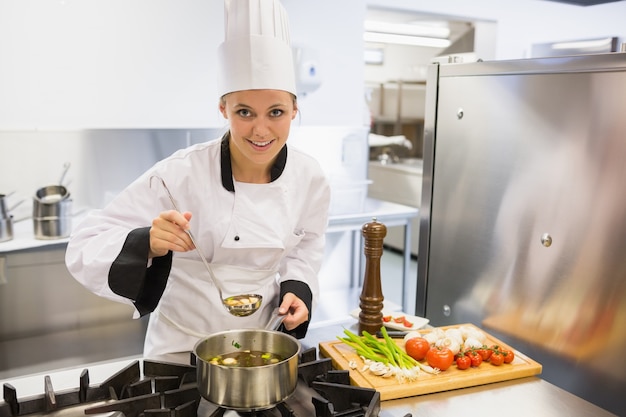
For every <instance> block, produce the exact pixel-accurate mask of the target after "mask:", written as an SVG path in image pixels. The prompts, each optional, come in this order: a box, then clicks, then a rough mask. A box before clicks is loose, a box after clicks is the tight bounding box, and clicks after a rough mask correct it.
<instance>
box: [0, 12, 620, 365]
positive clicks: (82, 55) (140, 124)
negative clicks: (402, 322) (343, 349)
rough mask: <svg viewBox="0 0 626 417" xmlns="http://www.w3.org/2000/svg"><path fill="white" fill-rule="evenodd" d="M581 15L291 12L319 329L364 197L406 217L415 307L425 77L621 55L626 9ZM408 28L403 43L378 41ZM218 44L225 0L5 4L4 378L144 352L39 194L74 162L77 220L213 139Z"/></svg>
mask: <svg viewBox="0 0 626 417" xmlns="http://www.w3.org/2000/svg"><path fill="white" fill-rule="evenodd" d="M570 3H574V4H570ZM575 3H576V2H558V1H546V0H519V1H516V2H507V3H506V5H505V4H503V2H502V1H500V0H477V1H473V2H466V1H463V0H449V1H446V2H433V1H427V0H413V1H406V0H365V1H363V0H342V1H339V2H337V1H334V0H315V1H313V0H308V1H303V0H283V4H284V5H285V7H286V8H287V10H288V13H289V16H290V21H291V30H292V36H291V37H292V43H293V46H294V51H295V52H296V54H295V56H296V62H295V65H296V68H297V70H298V86H299V89H300V97H299V107H300V115H299V117H298V118H297V119H296V120H295V122H294V128H293V134H292V138H291V139H290V140H291V143H292V144H293V145H294V146H298V147H301V148H303V149H305V150H307V151H308V152H310V153H312V154H313V155H314V156H316V157H317V158H318V159H319V160H320V162H321V163H322V166H323V167H324V169H325V170H326V172H327V174H328V175H329V178H330V179H331V185H332V189H333V197H332V198H333V201H332V207H331V217H334V218H335V223H336V226H335V228H334V229H331V230H330V231H329V233H328V235H327V241H328V244H327V250H326V260H325V262H324V266H323V269H322V272H321V276H320V279H321V285H322V294H323V300H322V301H323V302H322V305H321V306H320V310H319V311H318V313H317V316H316V322H317V323H314V324H315V325H323V323H324V322H328V321H332V320H334V319H336V318H338V317H339V316H341V317H343V316H345V315H346V314H348V313H349V312H350V311H351V310H352V309H353V308H355V307H357V306H358V294H359V281H358V279H359V277H360V274H361V272H362V269H361V266H362V262H363V260H362V259H361V258H362V257H361V253H360V251H359V249H360V243H361V242H360V241H359V239H358V234H359V233H358V230H357V232H356V233H355V230H356V229H355V227H354V219H353V220H352V223H353V224H351V225H350V224H348V225H346V222H348V223H349V222H350V216H351V215H352V214H354V213H361V214H362V213H364V212H365V213H370V211H368V210H369V207H370V206H368V204H369V203H368V201H370V200H371V199H374V200H375V201H383V202H391V203H396V204H399V205H400V206H397V207H396V206H394V208H393V210H392V209H391V208H389V210H388V211H389V213H388V214H389V216H390V218H392V219H393V221H391V223H390V227H389V228H388V237H387V238H386V239H385V246H386V251H385V254H384V255H383V268H382V269H383V271H382V279H383V292H384V294H385V300H386V305H388V306H389V308H393V309H403V310H404V311H406V312H409V313H415V311H416V296H415V295H416V286H417V264H418V261H419V253H418V246H419V244H418V242H419V232H420V230H419V229H420V228H419V220H420V218H419V215H418V209H419V208H420V205H421V198H422V174H423V156H424V155H423V146H424V112H425V94H426V81H427V74H428V67H429V65H431V64H432V63H433V62H440V63H446V64H447V63H458V62H475V61H478V60H484V61H490V60H509V59H521V58H532V57H538V56H548V55H558V54H561V55H562V54H564V53H579V52H580V51H584V52H586V53H589V52H592V53H597V52H615V51H617V50H619V48H620V45H621V43H622V42H623V40H624V39H625V38H626V27H625V26H624V24H623V16H626V4H625V3H624V2H623V1H621V2H608V3H606V4H599V5H594V6H591V7H582V6H579V5H576V4H575ZM329 10H332V12H329ZM409 27H410V28H411V30H412V31H417V32H416V33H413V36H412V39H411V42H414V43H413V44H410V45H409V44H405V39H401V40H389V39H385V38H380V37H378V38H376V36H380V32H385V33H384V34H386V35H387V36H390V35H394V34H397V33H404V32H405V31H406V30H407V29H408V28H409ZM374 33H378V35H376V34H374ZM222 39H223V6H222V2H221V1H206V0H204V1H201V0H176V1H173V0H134V1H125V0H109V1H107V2H102V1H96V0H88V1H85V0H83V1H75V0H57V1H47V0H29V1H21V0H0V57H1V59H2V65H0V167H1V169H0V194H4V195H5V197H6V202H7V205H8V206H9V207H10V208H11V215H12V216H13V223H14V224H13V233H14V236H13V239H11V240H8V241H5V242H0V377H10V376H12V375H17V374H20V373H23V371H24V369H28V370H33V369H34V370H36V369H45V368H49V367H50V364H51V363H53V362H54V363H55V364H59V365H70V364H76V363H83V362H85V361H86V360H94V359H95V360H104V359H107V358H108V357H119V356H123V355H132V354H137V353H140V351H141V344H142V340H143V333H142V332H143V329H144V328H145V321H144V320H139V321H133V320H131V318H130V317H131V312H130V311H129V310H128V309H127V308H126V307H125V306H120V305H117V304H112V303H110V302H108V301H105V300H102V299H99V298H97V297H95V296H93V295H92V294H90V293H88V292H87V291H86V290H84V289H82V287H80V286H79V285H78V284H77V283H75V282H74V281H73V279H71V277H69V274H68V273H67V271H66V270H65V266H64V262H63V255H64V245H65V242H66V240H65V239H50V240H41V239H34V238H33V230H32V219H31V218H30V216H31V215H32V198H33V195H34V193H35V191H36V190H37V189H38V188H40V187H42V186H45V185H49V184H56V183H58V181H59V178H60V177H61V176H62V173H63V169H64V164H65V163H66V162H69V163H70V168H69V170H68V171H67V174H66V175H65V176H64V185H66V186H67V188H68V189H69V191H70V192H71V196H72V199H73V213H74V218H73V221H78V220H79V219H80V216H81V214H84V213H85V212H86V210H89V209H92V208H97V207H102V206H103V205H104V204H106V202H107V201H109V200H110V199H111V198H112V197H113V196H115V194H116V193H117V192H119V191H120V190H121V189H122V188H124V187H125V186H126V185H127V184H128V183H129V182H130V181H132V180H133V179H134V178H135V177H137V176H138V175H139V174H141V173H142V172H143V171H144V170H145V169H147V168H148V167H150V166H151V165H152V164H154V163H155V162H156V161H158V160H160V159H162V158H164V157H166V156H167V155H169V154H171V153H172V152H174V151H175V150H177V149H179V148H182V147H185V146H188V145H190V144H193V143H197V142H202V141H205V140H208V139H212V138H216V137H218V136H219V135H221V134H222V133H223V132H224V131H225V128H226V124H225V121H224V120H223V119H222V118H221V116H220V115H219V113H218V110H217V96H216V88H215V78H216V74H215V67H214V59H215V53H214V52H215V50H216V48H217V46H218V45H219V43H220V42H221V40H222ZM573 42H576V43H578V42H583V44H578V45H574V44H573ZM557 43H560V44H563V43H565V45H566V46H565V47H564V48H565V49H560V50H559V49H554V45H555V44H557ZM581 45H582V46H581ZM561 46H562V45H561ZM578 47H582V48H583V49H580V50H578V49H576V48H578ZM559 51H561V52H559ZM375 207H379V206H375ZM373 210H374V211H373V212H374V213H376V210H378V209H377V208H374V209H373ZM394 210H395V211H394ZM385 213H387V211H385ZM366 218H367V217H366ZM357 219H359V218H358V216H357ZM358 221H359V222H360V221H362V222H363V223H364V222H366V221H367V220H363V219H359V220H358ZM407 225H408V227H407ZM406 232H410V235H409V236H408V242H407V241H406V239H407V235H406ZM355 239H356V240H355ZM406 243H408V245H407V244H406ZM355 248H357V250H355ZM407 257H408V258H407ZM77 338H78V339H77ZM68 340H72V341H74V340H80V343H79V344H77V345H71V346H68V343H67V341H68ZM42 349H43V350H44V352H41V351H42Z"/></svg>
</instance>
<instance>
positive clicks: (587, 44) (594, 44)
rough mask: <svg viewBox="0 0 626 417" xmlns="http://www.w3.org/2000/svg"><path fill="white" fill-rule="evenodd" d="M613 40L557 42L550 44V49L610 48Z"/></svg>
mask: <svg viewBox="0 0 626 417" xmlns="http://www.w3.org/2000/svg"><path fill="white" fill-rule="evenodd" d="M611 42H613V38H606V39H592V40H584V41H572V42H557V43H554V44H552V49H593V48H603V47H610V46H611Z"/></svg>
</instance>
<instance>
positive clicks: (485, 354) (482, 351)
mask: <svg viewBox="0 0 626 417" xmlns="http://www.w3.org/2000/svg"><path fill="white" fill-rule="evenodd" d="M476 353H478V354H479V355H480V356H481V357H482V358H483V362H487V361H488V360H489V358H490V357H491V354H492V353H493V351H492V350H491V349H489V348H488V347H487V346H483V347H481V348H478V349H476Z"/></svg>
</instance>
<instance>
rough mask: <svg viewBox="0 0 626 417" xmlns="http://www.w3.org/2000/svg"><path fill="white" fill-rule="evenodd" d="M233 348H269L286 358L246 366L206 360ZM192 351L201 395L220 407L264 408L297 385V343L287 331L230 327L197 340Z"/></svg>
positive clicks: (261, 349) (267, 349)
mask: <svg viewBox="0 0 626 417" xmlns="http://www.w3.org/2000/svg"><path fill="white" fill-rule="evenodd" d="M235 346H237V347H235ZM236 349H241V350H245V349H250V350H260V351H263V352H271V353H274V354H277V355H280V356H281V357H283V358H285V359H284V360H282V361H281V362H278V363H275V364H272V365H265V366H254V367H247V368H245V367H232V366H230V367H229V366H225V365H216V364H212V363H210V362H209V361H210V359H211V358H212V357H214V356H217V355H220V354H226V353H229V352H233V351H235V350H236ZM194 353H195V355H196V357H197V367H196V372H197V379H198V390H199V391H200V395H202V397H203V398H205V399H206V400H208V401H210V402H212V403H214V404H217V405H219V406H221V407H224V408H230V409H234V410H239V411H255V410H265V409H269V408H271V407H273V406H275V405H276V404H278V403H280V402H281V401H284V400H286V399H287V398H288V397H289V396H290V395H291V394H293V392H294V391H295V389H296V384H297V382H298V355H299V353H300V343H299V342H298V341H297V340H296V339H295V338H294V337H292V336H290V335H288V334H285V333H281V332H277V331H273V330H254V329H246V330H229V331H225V332H220V333H215V334H213V335H211V336H209V337H207V338H206V339H203V340H201V341H199V342H198V343H197V344H196V346H195V348H194Z"/></svg>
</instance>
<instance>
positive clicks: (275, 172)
mask: <svg viewBox="0 0 626 417" xmlns="http://www.w3.org/2000/svg"><path fill="white" fill-rule="evenodd" d="M229 139H230V132H226V133H225V134H224V136H222V142H221V149H222V152H221V166H222V186H223V187H224V188H225V189H226V190H228V191H230V192H231V193H234V192H235V184H234V182H233V167H232V165H231V161H230V147H229V146H228V142H229ZM286 163H287V145H284V146H283V148H282V149H281V150H280V152H279V153H278V155H277V156H276V161H274V165H272V169H271V170H270V177H271V179H270V180H271V181H276V180H277V179H278V178H279V177H280V176H281V174H282V173H283V171H284V170H285V164H286Z"/></svg>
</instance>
